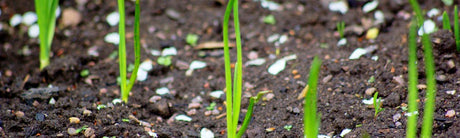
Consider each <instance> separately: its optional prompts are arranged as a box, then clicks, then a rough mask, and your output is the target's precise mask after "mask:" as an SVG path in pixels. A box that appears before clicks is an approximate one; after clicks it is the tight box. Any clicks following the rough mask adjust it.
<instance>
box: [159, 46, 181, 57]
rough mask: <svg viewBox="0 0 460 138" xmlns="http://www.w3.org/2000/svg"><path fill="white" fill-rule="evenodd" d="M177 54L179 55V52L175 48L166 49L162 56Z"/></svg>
mask: <svg viewBox="0 0 460 138" xmlns="http://www.w3.org/2000/svg"><path fill="white" fill-rule="evenodd" d="M176 54H177V50H176V48H175V47H169V48H165V49H163V51H162V52H161V56H175V55H176Z"/></svg>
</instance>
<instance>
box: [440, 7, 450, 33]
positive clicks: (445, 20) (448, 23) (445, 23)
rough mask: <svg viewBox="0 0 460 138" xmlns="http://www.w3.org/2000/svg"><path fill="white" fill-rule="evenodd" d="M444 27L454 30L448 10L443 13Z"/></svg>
mask: <svg viewBox="0 0 460 138" xmlns="http://www.w3.org/2000/svg"><path fill="white" fill-rule="evenodd" d="M442 29H444V30H449V31H452V29H451V28H450V19H449V15H448V14H447V12H446V11H444V12H443V13H442Z"/></svg>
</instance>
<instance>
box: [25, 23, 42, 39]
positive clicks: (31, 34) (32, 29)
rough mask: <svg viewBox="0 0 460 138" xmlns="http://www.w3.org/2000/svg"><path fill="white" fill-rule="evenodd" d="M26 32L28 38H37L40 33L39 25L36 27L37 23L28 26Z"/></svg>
mask: <svg viewBox="0 0 460 138" xmlns="http://www.w3.org/2000/svg"><path fill="white" fill-rule="evenodd" d="M27 34H28V35H29V37H30V38H37V37H38V35H39V34H40V27H38V25H37V24H34V25H32V26H30V27H29V30H27Z"/></svg>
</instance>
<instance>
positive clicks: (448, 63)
mask: <svg viewBox="0 0 460 138" xmlns="http://www.w3.org/2000/svg"><path fill="white" fill-rule="evenodd" d="M447 66H448V67H449V69H453V68H455V62H454V61H453V60H449V61H447Z"/></svg>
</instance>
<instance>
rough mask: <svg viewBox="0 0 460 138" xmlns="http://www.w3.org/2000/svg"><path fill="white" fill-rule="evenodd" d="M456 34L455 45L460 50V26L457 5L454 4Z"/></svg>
mask: <svg viewBox="0 0 460 138" xmlns="http://www.w3.org/2000/svg"><path fill="white" fill-rule="evenodd" d="M454 35H455V45H456V46H457V51H460V27H459V24H458V9H457V5H455V6H454Z"/></svg>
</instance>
